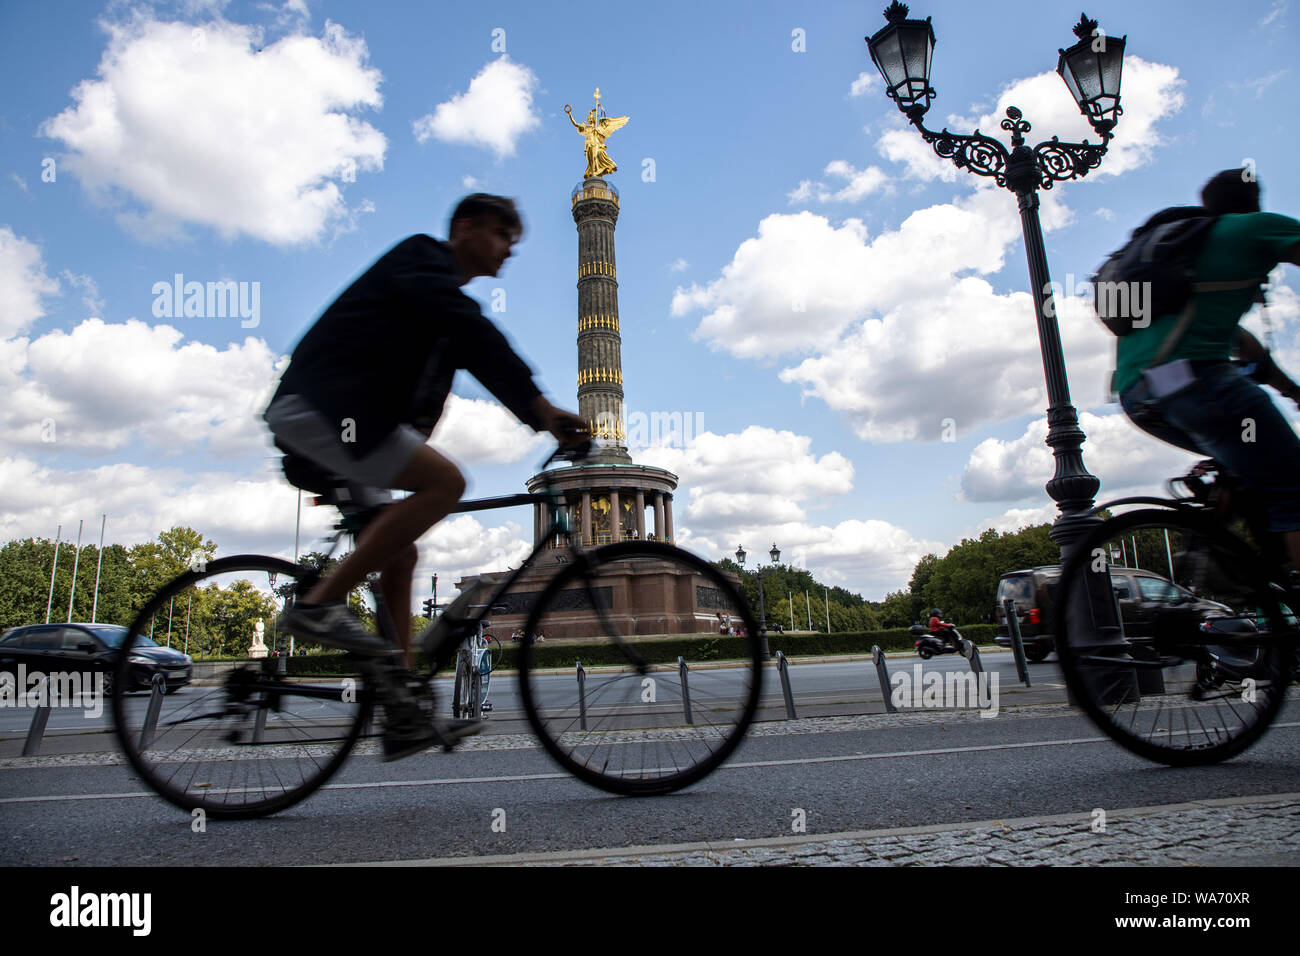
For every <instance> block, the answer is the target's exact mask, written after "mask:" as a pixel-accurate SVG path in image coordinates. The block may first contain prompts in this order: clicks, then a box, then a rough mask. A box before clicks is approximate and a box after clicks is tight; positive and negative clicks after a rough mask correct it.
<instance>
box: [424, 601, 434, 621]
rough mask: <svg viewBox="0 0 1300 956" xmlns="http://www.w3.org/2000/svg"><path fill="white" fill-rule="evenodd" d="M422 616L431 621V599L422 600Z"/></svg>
mask: <svg viewBox="0 0 1300 956" xmlns="http://www.w3.org/2000/svg"><path fill="white" fill-rule="evenodd" d="M424 616H425V617H427V618H428V619H429V620H431V621H432V620H433V598H425V599H424Z"/></svg>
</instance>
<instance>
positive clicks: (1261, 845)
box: [387, 793, 1300, 867]
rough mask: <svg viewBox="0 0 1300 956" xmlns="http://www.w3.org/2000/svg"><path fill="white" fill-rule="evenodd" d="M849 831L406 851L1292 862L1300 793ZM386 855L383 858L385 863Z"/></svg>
mask: <svg viewBox="0 0 1300 956" xmlns="http://www.w3.org/2000/svg"><path fill="white" fill-rule="evenodd" d="M1096 825H1097V821H1096V820H1094V818H1093V816H1092V814H1088V813H1073V814H1059V815H1056V816H1042V817H1025V818H1021V819H1012V820H988V821H982V822H979V823H966V824H955V825H946V826H930V827H905V828H898V829H890V830H867V831H857V832H852V833H837V834H826V835H816V836H814V835H808V836H801V837H778V838H774V839H767V840H750V841H745V842H744V843H732V844H726V843H718V842H710V843H695V844H680V845H677V846H657V847H631V848H620V849H611V850H597V851H593V850H573V851H564V852H556V853H534V854H514V855H511V856H501V857H474V858H468V859H462V858H455V859H438V860H419V861H409V862H410V863H412V864H418V865H426V866H427V865H444V866H463V865H474V866H521V865H525V866H528V865H531V866H659V867H662V866H936V865H943V866H1126V865H1127V866H1138V865H1143V866H1149V865H1162V866H1222V865H1234V864H1235V865H1247V864H1250V863H1254V862H1259V861H1261V860H1265V861H1267V862H1278V863H1281V862H1285V861H1286V860H1287V859H1290V860H1291V861H1292V863H1293V862H1294V854H1295V852H1296V848H1297V847H1300V793H1284V794H1277V793H1275V794H1268V795H1266V796H1262V797H1242V798H1233V799H1227V800H1200V801H1196V802H1193V803H1180V804H1171V805H1166V806H1159V807H1134V808H1129V809H1124V810H1112V811H1107V813H1106V818H1105V824H1104V829H1093V828H1094V826H1096ZM387 865H392V863H391V862H390V863H388V864H387Z"/></svg>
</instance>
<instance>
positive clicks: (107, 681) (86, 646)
mask: <svg viewBox="0 0 1300 956" xmlns="http://www.w3.org/2000/svg"><path fill="white" fill-rule="evenodd" d="M125 636H126V628H124V627H121V626H119V625H116V624H81V623H74V624H33V625H30V626H28V627H13V628H10V629H9V630H7V631H5V632H4V634H2V635H0V671H7V672H9V673H11V674H16V673H17V672H18V665H19V664H23V665H26V670H27V671H28V672H29V673H30V672H32V671H41V672H42V673H46V674H48V673H51V672H54V671H63V672H74V673H75V672H81V673H92V674H93V673H94V672H95V671H102V672H103V673H104V693H106V694H109V693H112V690H113V673H114V668H116V667H117V655H118V650H119V649H120V648H121V646H122V638H124V637H125ZM130 663H131V668H130V676H131V686H130V687H128V688H127V689H128V690H148V689H149V688H150V687H151V686H152V681H153V677H154V675H155V674H158V675H161V676H162V680H163V689H164V690H165V691H166V692H167V693H169V694H170V693H173V692H174V691H177V690H180V689H181V688H182V687H184V686H185V685H186V684H188V683H189V682H190V678H191V676H192V674H193V664H192V661H191V660H190V656H189V655H188V654H182V653H181V652H180V651H174V650H171V649H170V648H166V647H159V646H158V645H157V644H155V643H154V642H153V641H151V640H149V638H147V637H145V636H144V635H140V637H139V639H138V643H137V644H136V645H135V646H134V647H132V648H131V662H130Z"/></svg>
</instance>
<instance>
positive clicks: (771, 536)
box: [637, 425, 942, 598]
mask: <svg viewBox="0 0 1300 956" xmlns="http://www.w3.org/2000/svg"><path fill="white" fill-rule="evenodd" d="M811 448H812V440H811V439H810V438H809V437H807V436H804V435H796V434H794V433H793V432H789V431H776V430H774V429H771V428H764V427H761V426H757V425H751V426H750V427H748V428H746V429H745V430H744V431H742V432H739V433H733V434H728V435H718V434H714V433H712V432H704V433H702V434H701V435H699V436H698V437H697V438H696V439H695V441H694V442H692V443H691V444H690V445H689V446H688V447H687V448H685V449H681V448H666V447H662V446H653V447H651V448H648V449H646V450H645V451H644V452H642V453H640V454H639V455H638V458H637V460H638V462H641V463H644V464H653V465H657V466H659V467H661V468H667V469H668V470H669V471H671V472H673V473H674V474H676V475H677V476H678V478H679V479H680V486H679V487H680V488H681V489H683V490H682V492H680V493H679V494H678V495H677V496H676V500H675V501H674V512H673V520H674V525H675V527H674V530H675V532H676V536H677V543H678V544H679V545H681V546H682V547H684V548H687V549H689V550H691V551H694V552H696V553H697V554H701V555H703V556H704V557H706V558H708V559H710V560H715V559H717V558H720V557H732V556H733V555H734V553H735V550H736V546H737V544H745V545H746V550H747V551H749V552H750V555H751V557H750V558H749V559H748V564H749V566H750V567H753V566H754V563H755V561H761V562H763V563H766V562H767V561H768V560H769V558H768V556H767V550H768V548H769V547H770V546H771V543H772V542H776V543H778V544H779V546H780V548H781V552H782V555H781V561H782V563H785V564H795V565H799V566H802V567H808V568H811V569H812V570H813V572H814V574H816V575H817V576H818V577H819V578H821V579H823V580H826V581H827V582H828V583H831V584H837V585H841V586H844V587H847V588H849V589H850V590H855V591H863V592H864V593H865V594H867V595H868V596H870V597H875V598H879V597H880V596H882V595H884V594H885V593H886V592H887V591H891V590H895V589H897V588H899V587H902V586H904V585H905V584H906V583H907V580H908V578H909V576H910V575H911V573H912V568H913V567H914V566H915V565H916V562H917V561H918V560H919V559H920V558H921V557H922V556H923V555H925V554H927V553H928V552H930V551H934V550H936V549H938V550H942V545H940V544H939V543H937V542H932V541H918V540H916V539H914V538H913V537H912V535H910V534H909V533H908V532H907V531H905V530H904V529H902V528H899V527H897V526H895V525H892V524H890V523H888V522H886V521H878V520H870V521H861V520H851V521H842V522H839V523H838V524H835V525H833V526H831V525H825V524H817V523H814V522H810V521H809V520H808V512H809V510H811V509H815V508H817V507H819V506H822V505H824V504H826V503H827V502H828V501H829V499H832V498H835V497H837V496H839V495H843V494H847V493H848V492H849V491H851V490H852V487H853V466H852V464H851V463H850V462H849V461H848V460H847V459H846V458H844V456H842V455H840V454H839V453H838V452H828V453H826V454H824V455H821V456H818V455H816V454H815V453H813V451H812V450H811Z"/></svg>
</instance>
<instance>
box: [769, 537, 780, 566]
mask: <svg viewBox="0 0 1300 956" xmlns="http://www.w3.org/2000/svg"><path fill="white" fill-rule="evenodd" d="M767 553H768V556H769V557H771V559H772V563H773V564H776V563H777V562H778V561H780V560H781V549H780V548H778V547H777V546H776V542H775V541H773V542H772V550H771V551H769V552H767Z"/></svg>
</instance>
